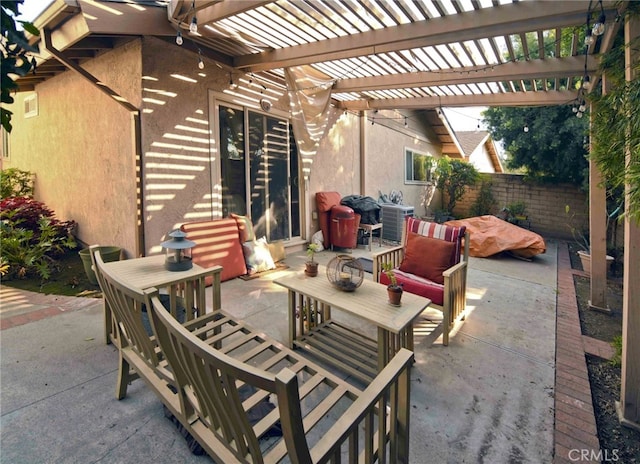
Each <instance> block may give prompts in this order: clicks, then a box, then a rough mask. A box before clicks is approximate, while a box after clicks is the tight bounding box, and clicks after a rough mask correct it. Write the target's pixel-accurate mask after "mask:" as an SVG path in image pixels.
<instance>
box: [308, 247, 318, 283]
mask: <svg viewBox="0 0 640 464" xmlns="http://www.w3.org/2000/svg"><path fill="white" fill-rule="evenodd" d="M318 249H319V247H318V245H317V244H315V243H310V244H309V246H308V247H307V256H308V257H309V261H307V262H306V263H305V269H304V273H305V274H307V275H308V276H309V277H315V276H317V275H318V263H317V262H316V261H315V259H314V257H315V255H316V253H317V252H318Z"/></svg>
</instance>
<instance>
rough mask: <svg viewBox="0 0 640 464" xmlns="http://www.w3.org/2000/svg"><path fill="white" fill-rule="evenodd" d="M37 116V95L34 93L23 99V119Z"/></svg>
mask: <svg viewBox="0 0 640 464" xmlns="http://www.w3.org/2000/svg"><path fill="white" fill-rule="evenodd" d="M34 116H38V94H37V93H34V94H33V95H29V96H28V97H25V98H24V117H25V118H32V117H34Z"/></svg>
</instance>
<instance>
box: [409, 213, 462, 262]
mask: <svg viewBox="0 0 640 464" xmlns="http://www.w3.org/2000/svg"><path fill="white" fill-rule="evenodd" d="M405 229H406V234H407V235H408V234H409V233H410V232H414V233H416V234H419V235H423V236H425V237H433V238H437V239H440V240H445V241H447V242H452V243H454V244H455V249H454V251H453V253H452V256H453V261H452V262H451V265H454V264H458V263H459V262H460V251H461V250H462V239H463V238H464V234H465V232H466V230H467V228H466V227H465V226H461V227H456V226H448V225H444V224H438V223H437V222H428V221H421V220H420V219H416V218H414V217H407V218H406V228H405ZM407 238H408V237H406V236H405V237H404V243H405V244H406V243H407Z"/></svg>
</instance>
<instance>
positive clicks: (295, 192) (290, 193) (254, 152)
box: [217, 104, 300, 241]
mask: <svg viewBox="0 0 640 464" xmlns="http://www.w3.org/2000/svg"><path fill="white" fill-rule="evenodd" d="M217 114H218V127H219V131H220V132H219V146H220V176H221V179H220V180H221V186H222V215H223V217H227V216H229V214H231V213H236V214H240V215H249V216H250V217H251V219H252V221H253V225H254V229H255V232H256V236H257V237H262V236H265V237H267V240H268V241H274V240H289V239H291V238H292V237H297V236H299V235H300V211H299V208H300V201H299V199H300V192H299V182H298V156H297V150H296V147H295V142H294V140H293V136H292V131H291V130H290V127H289V122H288V121H287V120H286V119H283V118H278V117H275V116H271V115H267V114H263V113H259V112H256V111H253V110H249V109H246V108H242V107H232V106H230V105H224V104H220V105H219V106H218V111H217Z"/></svg>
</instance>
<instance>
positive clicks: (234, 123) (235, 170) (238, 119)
mask: <svg viewBox="0 0 640 464" xmlns="http://www.w3.org/2000/svg"><path fill="white" fill-rule="evenodd" d="M218 118H219V121H220V175H221V177H222V179H221V180H222V182H221V183H222V217H228V216H229V214H230V213H236V214H240V215H245V214H247V198H246V197H247V193H246V191H247V187H246V174H245V172H246V168H245V156H244V151H245V148H244V112H243V110H241V109H240V110H238V109H235V108H231V107H226V106H222V105H220V107H219V110H218Z"/></svg>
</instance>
